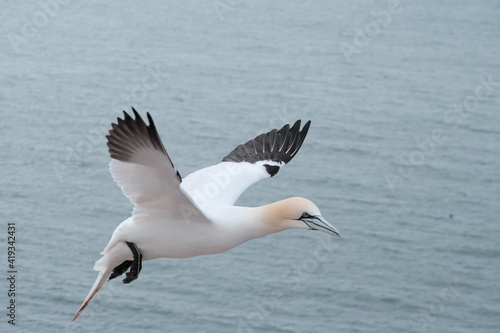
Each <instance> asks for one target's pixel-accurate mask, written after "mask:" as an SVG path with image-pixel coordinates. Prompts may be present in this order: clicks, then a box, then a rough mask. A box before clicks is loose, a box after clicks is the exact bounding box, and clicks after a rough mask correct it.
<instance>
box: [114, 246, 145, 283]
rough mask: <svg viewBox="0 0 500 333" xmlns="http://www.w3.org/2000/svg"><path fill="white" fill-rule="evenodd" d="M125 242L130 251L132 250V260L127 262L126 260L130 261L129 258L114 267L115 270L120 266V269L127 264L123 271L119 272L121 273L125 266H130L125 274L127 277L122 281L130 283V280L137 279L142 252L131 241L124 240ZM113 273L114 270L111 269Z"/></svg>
mask: <svg viewBox="0 0 500 333" xmlns="http://www.w3.org/2000/svg"><path fill="white" fill-rule="evenodd" d="M125 243H126V244H127V245H128V247H129V248H130V251H132V254H133V255H134V260H133V261H132V262H131V263H130V264H128V262H130V260H127V261H125V262H124V263H122V264H121V265H119V266H118V267H116V268H115V270H116V269H118V268H120V267H121V269H123V268H125V266H126V265H128V266H127V267H126V268H125V269H124V270H123V272H122V273H121V274H123V273H124V272H125V271H126V270H127V268H128V267H130V271H129V272H128V273H127V274H126V275H127V277H126V278H125V279H123V283H130V282H132V281H134V280H135V279H137V277H138V276H139V273H140V272H141V269H142V253H141V251H139V248H138V247H137V245H135V244H134V243H132V242H125ZM122 266H123V267H122ZM113 273H114V271H113ZM121 274H120V275H121ZM112 275H113V274H112ZM117 276H118V275H117Z"/></svg>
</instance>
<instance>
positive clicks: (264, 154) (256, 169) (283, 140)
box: [181, 120, 311, 209]
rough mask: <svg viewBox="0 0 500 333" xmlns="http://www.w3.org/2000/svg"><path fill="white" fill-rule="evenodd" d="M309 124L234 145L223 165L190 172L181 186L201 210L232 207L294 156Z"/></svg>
mask: <svg viewBox="0 0 500 333" xmlns="http://www.w3.org/2000/svg"><path fill="white" fill-rule="evenodd" d="M310 124H311V122H310V121H308V122H307V123H306V124H305V125H304V127H302V129H300V120H297V121H296V122H295V124H294V125H293V126H291V127H290V125H285V126H283V127H282V128H281V129H279V130H278V129H273V130H272V131H270V132H267V133H263V134H261V135H259V136H257V137H255V138H254V139H252V140H249V141H247V142H246V143H244V144H241V145H239V146H237V147H236V148H235V149H234V150H233V151H231V152H230V153H229V154H228V155H227V156H226V157H224V158H223V159H222V162H221V163H219V164H216V165H213V166H210V167H208V168H204V169H201V170H198V171H195V172H193V173H192V174H190V175H188V176H186V177H185V178H184V179H183V182H182V184H181V187H182V188H183V189H184V190H185V191H186V192H187V193H188V194H189V195H190V197H191V198H192V199H193V200H194V201H195V202H196V203H197V204H198V206H199V207H201V208H202V209H204V208H205V207H208V206H210V205H212V204H216V205H233V204H234V203H235V202H236V200H237V199H238V198H239V197H240V195H241V194H242V193H243V192H244V191H245V190H246V189H247V188H248V187H250V186H252V185H253V184H255V183H257V182H258V181H260V180H262V179H266V178H270V177H273V176H274V175H276V173H278V171H279V170H280V168H281V167H282V166H284V165H285V164H286V163H288V162H290V161H291V160H292V158H293V157H294V156H295V155H296V154H297V152H298V151H299V149H300V147H301V146H302V143H303V142H304V139H305V138H306V135H307V131H308V130H309V126H310Z"/></svg>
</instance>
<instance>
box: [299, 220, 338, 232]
mask: <svg viewBox="0 0 500 333" xmlns="http://www.w3.org/2000/svg"><path fill="white" fill-rule="evenodd" d="M301 220H302V222H304V223H305V224H306V225H307V226H308V227H309V228H311V229H312V230H319V231H323V232H326V233H327V234H330V235H333V236H338V237H340V233H339V232H338V231H337V229H335V227H334V226H333V225H331V224H330V223H328V221H327V220H325V219H324V218H323V216H321V215H316V216H311V217H308V218H303V219H301Z"/></svg>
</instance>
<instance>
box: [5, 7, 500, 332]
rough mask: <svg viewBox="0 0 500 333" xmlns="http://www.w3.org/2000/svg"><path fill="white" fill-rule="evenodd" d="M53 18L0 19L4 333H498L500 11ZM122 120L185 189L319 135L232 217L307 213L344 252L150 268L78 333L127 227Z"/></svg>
mask: <svg viewBox="0 0 500 333" xmlns="http://www.w3.org/2000/svg"><path fill="white" fill-rule="evenodd" d="M62 2H63V1H61V3H62ZM55 4H56V2H55V0H41V1H31V2H22V3H17V2H13V1H6V2H5V3H4V5H3V6H2V7H3V10H2V11H1V13H0V18H1V22H2V23H1V26H2V30H1V35H2V42H1V43H2V51H1V53H0V60H1V65H0V66H1V67H0V68H1V70H0V73H1V75H0V77H1V82H2V83H1V88H2V89H1V90H0V105H1V108H0V113H1V115H2V120H1V122H0V138H1V141H0V147H1V151H0V156H1V159H0V164H1V170H2V172H1V176H0V184H1V186H0V193H1V198H2V200H1V202H2V205H1V211H2V214H1V216H2V222H1V223H2V227H1V228H0V231H1V232H0V239H1V244H2V245H1V247H2V248H1V250H0V253H2V259H1V261H0V276H1V281H3V282H1V283H0V295H1V296H0V300H1V304H0V308H2V309H3V310H2V311H1V312H2V315H1V316H0V318H1V322H0V331H1V332H40V333H42V332H43V333H44V332H50V333H52V332H464V333H466V332H467V333H468V332H479V333H482V332H497V331H498V329H499V327H500V305H499V304H500V288H499V284H498V281H499V277H500V246H499V241H498V239H499V238H500V231H499V229H500V228H499V215H500V208H499V199H500V188H499V185H500V151H499V150H500V149H499V148H500V143H499V142H500V122H499V120H500V116H499V112H500V108H499V106H500V70H499V68H500V67H499V65H500V62H499V60H498V59H499V57H498V55H499V54H500V20H499V19H498V18H499V17H500V5H499V3H498V2H497V1H481V2H479V1H439V2H434V1H401V2H400V4H399V5H398V6H394V5H390V4H389V3H388V2H386V1H364V2H350V1H327V0H324V1H313V2H304V1H239V0H238V1H229V0H227V1H226V0H215V1H187V2H180V1H176V2H174V1H169V2H162V1H148V2H146V3H143V2H139V1H120V2H118V1H116V2H111V3H110V2H106V1H97V0H96V1H86V2H84V3H83V2H76V1H66V3H65V4H59V5H55ZM131 105H134V106H135V107H136V108H137V109H138V110H139V111H140V112H142V113H143V114H144V113H145V111H150V112H151V114H152V115H153V117H154V118H155V122H156V125H157V128H158V129H159V132H160V135H161V137H162V139H163V141H164V144H165V146H166V148H167V150H168V152H169V154H170V156H171V158H172V160H173V161H174V163H175V165H176V167H177V168H178V169H179V170H180V172H181V174H182V175H187V174H189V173H190V172H192V171H194V170H197V169H198V168H201V167H204V166H208V165H211V164H215V163H218V161H219V160H220V159H221V158H222V157H223V156H225V155H226V154H227V153H228V152H229V151H230V150H232V149H233V148H234V147H235V146H236V145H237V144H239V143H242V142H243V141H246V140H248V139H250V138H252V137H253V136H255V135H257V134H259V133H261V132H263V131H267V130H269V129H271V128H274V127H278V126H281V125H283V124H284V123H288V122H293V121H295V120H296V119H299V118H300V119H303V120H307V119H311V120H312V126H311V129H310V132H309V135H308V137H307V139H306V141H305V143H304V145H303V146H302V149H301V151H300V153H299V154H298V155H297V156H296V158H295V159H294V160H293V162H292V163H290V164H289V165H287V167H286V168H283V170H282V171H280V173H279V174H278V175H277V176H276V177H274V178H272V179H271V180H268V181H265V182H261V183H259V184H257V185H255V186H254V187H252V188H251V189H250V190H249V191H247V192H246V193H245V194H244V195H243V196H242V197H241V198H240V200H239V201H238V204H239V205H244V206H255V205H262V204H266V203H269V202H273V201H277V200H280V199H283V198H286V197H289V196H304V197H308V198H310V199H311V200H313V201H314V202H315V203H316V204H317V205H318V206H319V207H320V209H321V210H322V214H323V216H325V217H326V218H327V219H328V220H329V221H331V222H332V223H333V224H334V225H335V226H336V227H337V228H338V229H339V230H340V232H341V233H342V236H343V237H342V238H341V239H336V238H333V237H332V238H328V236H327V235H325V234H320V233H315V232H304V231H300V230H294V231H286V232H283V233H279V234H274V235H270V236H267V237H264V238H261V239H257V240H254V241H251V242H248V243H245V244H243V245H242V246H240V247H237V248H235V249H233V250H231V251H229V252H227V253H224V254H220V255H215V256H206V257H197V258H191V259H185V260H173V259H172V260H169V259H161V260H154V261H151V262H146V263H144V267H143V271H142V273H141V276H140V278H139V279H138V280H137V281H135V282H133V283H132V284H129V285H123V284H121V283H120V281H112V282H110V283H109V284H107V287H105V288H104V289H103V291H102V292H101V293H100V295H98V297H96V299H95V300H94V301H93V302H92V303H91V304H90V306H89V307H88V308H87V310H86V311H85V312H84V313H83V315H82V316H81V317H80V318H79V319H78V320H77V321H76V322H75V323H74V324H72V325H70V323H69V320H70V319H71V318H72V316H73V315H74V313H75V311H76V310H77V309H78V307H79V306H80V304H81V302H82V301H83V298H84V297H85V295H86V293H87V292H88V290H89V288H90V286H91V285H92V283H93V282H94V279H95V276H96V273H95V272H94V271H92V266H93V263H94V261H95V260H97V259H98V258H99V252H100V251H101V250H102V249H103V248H104V246H105V245H106V244H107V242H108V240H109V237H110V235H111V233H112V231H113V230H114V228H115V227H116V226H117V225H118V224H119V223H120V222H121V221H122V220H123V219H125V218H127V217H128V216H129V214H130V211H131V204H130V203H129V202H128V200H127V199H126V198H125V197H124V196H123V195H122V193H121V192H120V190H119V189H118V187H117V186H116V185H115V184H114V183H113V181H112V179H111V176H110V175H109V173H108V171H107V164H108V162H109V156H108V153H107V147H106V143H105V137H104V136H105V133H106V131H107V130H108V129H109V126H110V123H111V122H113V121H114V120H115V119H116V117H117V116H119V115H120V112H121V110H122V109H129V108H130V106H131ZM9 222H12V223H15V225H16V236H17V238H16V265H17V267H16V269H17V276H16V284H15V287H16V297H15V300H16V311H17V312H16V326H15V327H14V326H12V325H9V324H7V320H8V317H7V316H6V312H7V310H6V307H7V306H8V302H9V300H10V298H9V297H8V296H7V293H8V288H9V286H8V285H7V284H6V277H7V276H8V275H7V270H8V266H7V257H6V251H7V244H6V242H7V223H9Z"/></svg>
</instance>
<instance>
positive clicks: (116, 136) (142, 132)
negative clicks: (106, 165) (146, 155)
mask: <svg viewBox="0 0 500 333" xmlns="http://www.w3.org/2000/svg"><path fill="white" fill-rule="evenodd" d="M132 111H133V113H134V115H135V119H133V118H132V117H131V116H130V115H129V114H128V113H127V112H125V111H123V119H121V118H117V123H116V124H111V130H110V131H109V135H107V136H106V138H107V139H108V148H109V154H110V155H111V158H114V159H115V160H119V161H122V162H130V163H138V164H141V161H138V160H136V159H135V156H134V155H135V153H136V152H138V151H140V150H142V149H154V150H157V151H159V152H161V153H163V154H164V155H165V156H166V157H167V158H168V160H169V161H170V164H171V165H172V167H173V168H174V170H175V167H174V164H173V163H172V160H171V159H170V157H169V156H168V153H167V151H166V150H165V147H164V146H163V143H162V142H161V139H160V136H159V135H158V132H157V131H156V126H155V123H154V121H153V118H152V117H151V115H150V114H149V112H148V113H147V117H148V121H149V126H148V125H146V123H145V122H144V120H143V119H142V117H141V116H140V115H139V113H138V112H137V111H136V110H135V109H134V108H132ZM177 177H178V178H179V181H181V176H180V174H179V172H177Z"/></svg>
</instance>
